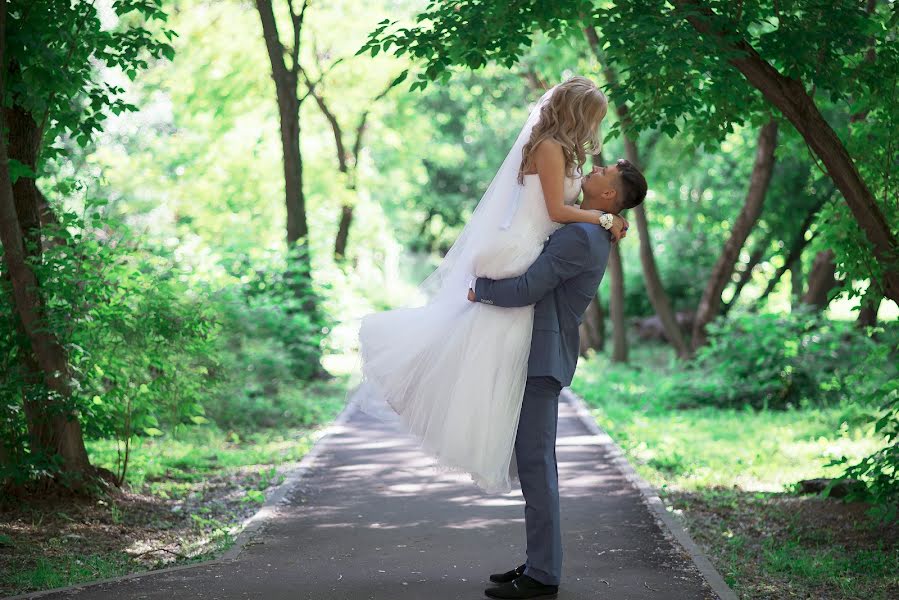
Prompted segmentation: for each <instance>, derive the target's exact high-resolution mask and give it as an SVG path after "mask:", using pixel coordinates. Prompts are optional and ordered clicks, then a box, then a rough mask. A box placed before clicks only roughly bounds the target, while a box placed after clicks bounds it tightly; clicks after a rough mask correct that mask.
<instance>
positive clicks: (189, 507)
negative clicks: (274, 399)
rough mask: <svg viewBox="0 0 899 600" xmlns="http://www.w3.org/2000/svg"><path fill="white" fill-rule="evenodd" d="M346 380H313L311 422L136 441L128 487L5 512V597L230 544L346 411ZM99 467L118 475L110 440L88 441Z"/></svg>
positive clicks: (200, 429) (195, 429) (207, 554)
mask: <svg viewBox="0 0 899 600" xmlns="http://www.w3.org/2000/svg"><path fill="white" fill-rule="evenodd" d="M345 392H346V381H345V380H344V379H338V380H337V381H336V382H333V383H329V384H316V385H313V386H309V387H308V388H307V389H306V393H305V397H304V398H303V397H302V396H303V394H294V395H293V397H295V398H297V400H296V402H297V405H296V406H295V407H293V408H295V409H296V411H300V410H301V408H302V407H301V406H300V405H299V403H300V402H304V403H307V404H308V403H310V402H311V403H314V404H315V414H316V416H315V423H312V424H310V425H308V426H301V425H298V424H297V423H296V422H295V421H294V422H290V421H288V423H287V424H286V425H285V426H282V427H269V428H258V429H256V430H252V429H243V430H240V431H238V430H223V429H220V428H219V427H217V426H215V425H214V424H208V425H199V426H192V427H186V428H181V429H178V430H177V432H176V433H175V434H165V435H162V436H159V437H144V438H138V439H136V440H135V443H134V445H133V448H132V454H131V457H130V460H129V465H130V466H129V469H128V474H127V486H126V488H125V489H124V490H123V491H122V492H121V494H119V495H117V496H112V497H109V498H105V499H84V500H82V501H79V502H74V503H73V501H72V499H71V498H66V499H59V500H56V501H54V500H52V499H47V500H46V501H45V502H41V501H31V502H29V503H28V504H27V505H21V506H14V507H7V508H6V509H4V510H2V511H0V596H3V595H7V594H19V593H24V592H30V591H38V590H44V589H49V588H55V587H64V586H68V585H74V584H78V583H83V582H87V581H94V580H98V579H105V578H110V577H117V576H121V575H125V574H128V573H133V572H140V571H146V570H148V569H153V568H159V567H162V566H171V565H172V564H173V563H177V564H186V563H191V562H200V561H202V560H208V559H210V558H214V557H216V556H219V555H220V554H221V553H222V552H224V551H225V550H227V549H228V548H229V547H231V546H232V545H233V542H234V539H235V537H236V535H237V533H238V532H239V529H240V526H241V523H242V522H243V520H244V519H246V518H247V517H248V516H250V515H251V514H253V513H254V512H255V511H256V510H257V509H258V507H259V505H260V504H261V503H263V502H264V501H265V498H266V494H267V492H268V491H269V490H270V489H271V488H272V487H273V486H276V485H278V484H279V483H281V482H282V481H283V479H284V468H285V466H288V465H290V464H292V463H295V462H296V461H299V460H300V459H302V458H303V456H305V455H306V453H307V452H308V451H309V450H310V449H311V448H312V446H313V445H314V444H315V442H316V440H318V438H319V437H321V435H322V433H323V429H324V425H326V424H327V423H330V422H331V421H332V420H333V419H334V418H335V417H336V416H337V415H338V414H339V412H340V411H341V410H342V409H343V407H344V402H345ZM87 446H88V452H89V454H90V457H91V461H92V463H93V464H95V465H99V466H103V467H106V468H109V469H111V470H115V467H116V462H117V451H116V443H115V441H114V440H91V441H89V442H88V443H87Z"/></svg>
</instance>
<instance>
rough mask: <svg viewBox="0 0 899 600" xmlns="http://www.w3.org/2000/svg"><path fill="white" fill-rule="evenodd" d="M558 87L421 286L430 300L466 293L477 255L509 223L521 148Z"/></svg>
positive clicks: (533, 117) (534, 112)
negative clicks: (495, 233) (457, 235)
mask: <svg viewBox="0 0 899 600" xmlns="http://www.w3.org/2000/svg"><path fill="white" fill-rule="evenodd" d="M555 89H556V88H555V87H552V88H550V89H549V90H548V91H547V92H546V93H544V94H543V96H541V97H540V100H538V101H537V104H536V105H535V106H534V108H533V109H531V113H530V115H528V119H527V121H526V122H525V124H524V127H522V128H521V131H520V132H519V133H518V137H517V138H516V139H515V143H514V144H512V149H511V150H509V153H508V154H507V155H506V159H505V160H504V161H503V164H502V165H501V166H500V168H499V171H497V172H496V175H494V176H493V181H491V182H490V186H489V187H488V188H487V191H486V192H484V195H483V196H482V197H481V200H480V202H478V205H477V206H476V207H475V210H474V212H473V213H472V214H471V218H470V219H469V220H468V223H467V224H466V225H465V227H464V228H463V229H462V233H460V234H459V237H458V238H456V241H455V242H453V245H452V247H450V249H449V252H447V253H446V256H444V257H443V260H442V261H441V263H440V265H439V266H438V267H437V269H435V270H434V272H433V273H431V274H430V275H429V276H428V277H427V278H426V279H425V280H424V281H423V282H422V283H421V284H420V285H419V286H418V290H419V291H420V292H422V293H423V294H424V295H425V296H426V297H427V298H428V303H431V302H435V301H440V300H441V298H443V297H445V296H446V295H447V294H449V295H451V296H452V297H454V298H458V296H459V292H460V290H462V291H463V293H464V290H465V286H466V284H467V283H468V279H469V277H470V276H471V275H473V274H474V265H473V260H474V257H475V256H477V254H478V252H479V251H480V250H482V249H483V248H484V246H485V245H486V243H487V242H488V241H489V240H491V238H492V237H493V235H494V232H495V231H496V230H497V229H505V228H506V227H508V226H509V223H510V222H511V220H512V217H513V216H514V214H515V210H516V209H517V208H518V201H519V199H520V197H521V189H522V186H521V185H520V184H519V183H518V171H519V168H520V167H521V151H522V150H523V149H524V145H525V144H527V142H528V140H529V139H530V137H531V131H532V130H533V129H534V126H535V125H536V124H537V122H538V121H539V120H540V111H541V110H542V108H543V106H544V105H545V104H546V103H547V102H548V101H549V99H550V97H551V96H552V94H553V92H554V91H555Z"/></svg>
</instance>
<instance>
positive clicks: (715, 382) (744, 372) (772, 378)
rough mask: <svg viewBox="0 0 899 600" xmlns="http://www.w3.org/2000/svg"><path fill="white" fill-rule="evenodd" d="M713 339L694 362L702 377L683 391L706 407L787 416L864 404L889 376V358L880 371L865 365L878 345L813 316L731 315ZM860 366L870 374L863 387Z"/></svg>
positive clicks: (718, 325)
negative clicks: (792, 409) (802, 409)
mask: <svg viewBox="0 0 899 600" xmlns="http://www.w3.org/2000/svg"><path fill="white" fill-rule="evenodd" d="M708 331H709V344H708V345H707V346H705V347H703V348H702V349H701V350H700V352H699V353H698V354H697V356H696V365H697V367H696V368H698V369H700V370H701V371H702V372H704V373H705V376H704V377H702V378H701V381H697V382H695V383H694V382H693V381H690V382H689V383H685V388H684V390H683V392H684V395H685V397H686V398H688V399H689V400H688V401H695V402H698V403H701V404H713V405H717V406H744V405H749V406H752V407H755V408H774V409H782V408H786V407H788V406H799V405H801V404H802V403H804V402H812V403H829V402H833V401H835V400H837V399H839V398H840V397H855V398H856V399H857V400H858V401H860V402H863V401H864V400H868V399H869V396H871V395H872V393H873V392H872V391H871V390H875V389H879V388H880V386H881V385H882V384H883V381H882V378H883V377H884V373H883V371H889V370H890V362H889V357H886V356H884V357H881V359H882V361H884V362H883V363H882V364H879V365H876V368H875V365H874V364H871V363H864V362H863V361H862V359H863V358H864V357H866V356H869V354H870V353H871V352H873V351H874V349H875V348H876V347H877V343H876V342H875V341H874V340H873V339H871V338H869V337H868V336H866V335H864V334H863V333H861V332H859V331H857V330H856V329H855V328H854V327H853V326H852V324H851V323H846V322H839V321H831V320H829V319H827V318H825V317H824V316H822V315H821V314H820V313H818V312H815V311H813V310H797V311H795V312H793V313H790V314H789V315H776V314H742V315H734V316H733V317H732V318H730V319H729V320H718V321H716V322H715V323H713V324H712V325H710V326H709V328H708ZM891 335H896V332H895V331H893V332H892V333H891ZM861 366H865V367H867V369H866V370H865V371H864V372H865V377H864V378H862V379H861V380H859V379H858V373H859V368H860V367H861ZM859 386H861V387H859Z"/></svg>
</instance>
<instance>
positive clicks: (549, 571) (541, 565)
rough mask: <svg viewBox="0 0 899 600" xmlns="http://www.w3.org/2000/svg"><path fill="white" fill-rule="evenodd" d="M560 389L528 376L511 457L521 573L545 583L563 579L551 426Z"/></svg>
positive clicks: (554, 424)
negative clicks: (518, 498)
mask: <svg viewBox="0 0 899 600" xmlns="http://www.w3.org/2000/svg"><path fill="white" fill-rule="evenodd" d="M561 389H562V385H561V384H560V383H559V382H558V381H556V379H555V378H553V377H529V378H528V380H527V385H526V386H525V391H524V401H523V403H522V405H521V416H520V418H519V421H518V433H517V436H516V438H515V458H516V461H517V463H518V476H519V479H520V480H521V492H522V494H523V495H524V502H525V507H524V519H525V528H526V530H527V557H528V559H527V567H526V569H525V571H524V572H525V574H526V575H527V576H529V577H532V578H533V579H536V580H537V581H539V582H541V583H544V584H546V585H559V580H560V579H561V576H562V524H561V515H560V511H559V472H558V467H557V462H556V427H557V424H558V420H559V392H560V391H561Z"/></svg>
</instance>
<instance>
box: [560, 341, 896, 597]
mask: <svg viewBox="0 0 899 600" xmlns="http://www.w3.org/2000/svg"><path fill="white" fill-rule="evenodd" d="M631 365H634V366H628V365H614V364H609V363H608V359H607V357H606V356H603V355H597V356H594V357H592V358H590V359H588V360H586V361H583V362H582V363H581V365H580V366H579V368H578V373H577V377H576V379H575V381H574V383H573V384H572V388H573V389H574V391H575V392H577V393H578V394H579V395H580V396H581V397H583V398H584V400H585V401H586V403H587V404H588V406H589V407H590V409H591V413H592V414H593V416H594V418H596V420H597V422H598V424H599V425H600V426H601V427H602V428H603V429H605V430H606V431H607V432H608V433H609V434H610V435H611V436H612V437H613V438H614V439H615V441H616V442H617V443H618V444H619V445H620V446H621V447H622V449H623V450H624V451H625V453H626V454H627V456H628V458H629V460H630V461H631V463H632V464H633V465H634V467H635V468H636V469H637V471H638V472H639V473H640V474H641V476H643V477H644V478H645V479H647V480H648V481H649V482H650V483H652V484H653V485H654V486H655V487H656V488H657V489H658V490H659V494H660V496H661V497H662V498H663V499H664V500H665V503H666V505H667V506H668V508H669V510H670V511H672V512H674V513H676V514H678V515H679V516H680V518H681V521H682V522H683V523H684V525H685V527H686V528H687V529H688V531H689V532H690V534H691V535H692V536H693V537H694V539H696V540H697V542H699V543H700V544H701V545H702V546H703V547H704V548H705V550H706V552H707V553H708V554H709V556H710V558H711V559H712V560H713V562H714V563H715V565H716V567H717V568H718V570H719V571H720V572H721V573H722V576H724V577H725V580H727V581H728V583H729V584H730V585H731V586H732V587H733V588H734V590H735V591H736V592H737V593H738V595H739V596H740V597H741V598H794V597H795V598H816V599H817V598H822V599H823V598H865V599H866V600H874V599H884V600H885V599H887V598H893V597H899V575H897V574H899V527H897V526H896V524H895V523H893V524H882V523H878V522H877V521H876V520H875V519H874V518H872V517H871V516H870V515H869V514H868V509H869V507H868V506H867V505H864V504H862V503H844V502H840V501H838V500H833V499H824V498H817V497H809V496H799V495H797V494H796V493H795V486H794V484H795V483H796V482H797V481H799V480H801V479H808V478H815V477H835V476H838V475H839V474H840V473H841V471H842V469H841V468H840V467H838V466H832V467H827V466H825V465H826V464H827V463H828V462H829V461H830V459H832V458H835V457H839V456H847V457H849V458H850V459H853V460H854V459H859V458H861V457H863V456H866V455H868V454H870V453H871V452H873V451H875V450H876V449H878V448H880V447H882V444H883V440H882V439H880V438H879V437H878V436H876V435H875V434H874V431H873V425H872V420H871V418H870V415H871V411H873V410H875V409H874V408H871V407H866V406H860V405H858V404H857V403H854V402H852V401H851V400H848V399H844V400H842V401H839V402H837V403H835V404H833V405H830V406H816V405H813V404H811V403H805V404H803V405H801V406H799V407H794V408H790V409H788V410H783V411H774V410H753V409H749V408H746V409H740V408H716V407H713V406H697V405H696V404H695V403H694V402H693V401H692V400H691V399H688V398H679V397H677V393H676V392H675V390H683V389H684V387H683V386H682V385H680V384H682V382H683V379H684V378H688V377H702V374H701V373H698V372H692V371H687V370H684V369H683V368H682V367H679V366H677V365H676V364H675V363H673V362H672V355H671V353H670V351H669V350H668V349H667V348H662V347H653V346H641V347H638V348H635V349H634V350H633V351H632V356H631ZM684 407H690V408H684Z"/></svg>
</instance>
